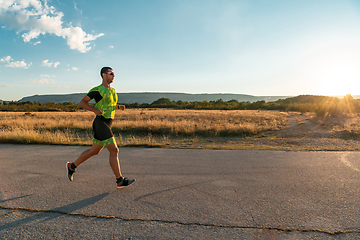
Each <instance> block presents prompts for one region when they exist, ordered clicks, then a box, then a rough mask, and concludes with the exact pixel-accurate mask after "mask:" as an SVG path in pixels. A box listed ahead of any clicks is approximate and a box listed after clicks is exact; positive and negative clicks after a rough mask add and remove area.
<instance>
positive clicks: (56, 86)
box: [51, 86, 69, 88]
mask: <svg viewBox="0 0 360 240" xmlns="http://www.w3.org/2000/svg"><path fill="white" fill-rule="evenodd" d="M51 88H69V87H68V86H51Z"/></svg>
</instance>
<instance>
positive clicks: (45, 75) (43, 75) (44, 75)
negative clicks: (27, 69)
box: [40, 74, 51, 78]
mask: <svg viewBox="0 0 360 240" xmlns="http://www.w3.org/2000/svg"><path fill="white" fill-rule="evenodd" d="M40 77H47V78H50V77H51V76H50V75H47V74H41V75H40Z"/></svg>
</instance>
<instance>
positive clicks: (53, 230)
mask: <svg viewBox="0 0 360 240" xmlns="http://www.w3.org/2000/svg"><path fill="white" fill-rule="evenodd" d="M87 148H88V147H76V146H45V145H8V144H6V145H0V239H19V238H21V239H27V238H28V239H39V238H46V239H358V238H360V218H359V212H360V204H359V189H360V187H359V186H360V160H359V159H360V153H359V152H284V151H241V150H239V151H238V150H236V151H227V150H194V149H186V150H185V149H155V148H153V149H149V148H121V149H120V162H121V168H122V172H123V174H124V175H125V176H126V177H129V178H136V179H137V181H136V182H135V184H134V185H133V186H131V187H128V188H125V189H116V184H115V177H114V175H113V173H112V171H111V168H110V166H109V163H108V152H107V150H106V149H105V150H103V151H102V152H101V153H100V154H99V155H97V156H95V157H93V158H91V159H89V160H88V161H87V162H85V163H84V164H82V165H81V166H79V167H78V170H77V171H76V173H75V174H74V181H73V182H70V181H69V180H68V179H67V177H66V170H65V163H66V161H73V160H74V159H75V158H76V157H77V156H78V155H79V154H80V153H81V152H82V151H84V150H85V149H87Z"/></svg>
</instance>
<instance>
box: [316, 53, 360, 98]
mask: <svg viewBox="0 0 360 240" xmlns="http://www.w3.org/2000/svg"><path fill="white" fill-rule="evenodd" d="M359 61H360V59H359V56H357V55H355V54H354V53H353V52H351V49H344V48H342V49H337V51H332V52H331V53H325V54H323V55H322V56H321V57H318V58H317V61H316V63H315V66H316V67H315V68H316V79H315V81H316V84H315V85H316V87H317V91H318V92H319V93H320V94H321V95H326V96H345V95H347V94H351V95H360V68H359V66H360V65H359Z"/></svg>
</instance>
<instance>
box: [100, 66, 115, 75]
mask: <svg viewBox="0 0 360 240" xmlns="http://www.w3.org/2000/svg"><path fill="white" fill-rule="evenodd" d="M109 69H110V70H113V69H112V68H111V67H103V68H102V69H101V71H100V76H101V77H102V74H103V73H107V72H108V71H109Z"/></svg>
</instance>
